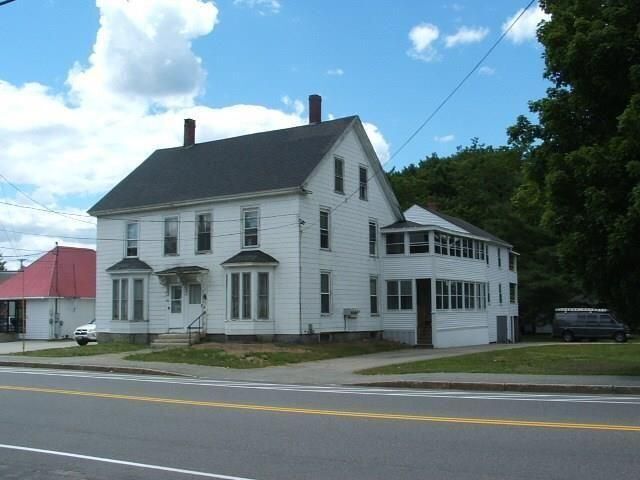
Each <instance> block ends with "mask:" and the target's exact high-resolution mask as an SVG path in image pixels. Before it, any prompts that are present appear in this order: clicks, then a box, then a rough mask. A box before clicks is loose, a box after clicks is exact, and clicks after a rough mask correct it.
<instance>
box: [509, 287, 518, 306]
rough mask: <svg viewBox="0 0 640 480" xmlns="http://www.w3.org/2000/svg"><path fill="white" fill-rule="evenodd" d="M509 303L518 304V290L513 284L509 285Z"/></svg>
mask: <svg viewBox="0 0 640 480" xmlns="http://www.w3.org/2000/svg"><path fill="white" fill-rule="evenodd" d="M509 303H518V288H517V285H516V284H515V283H510V284H509Z"/></svg>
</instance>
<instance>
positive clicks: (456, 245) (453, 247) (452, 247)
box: [449, 236, 462, 257]
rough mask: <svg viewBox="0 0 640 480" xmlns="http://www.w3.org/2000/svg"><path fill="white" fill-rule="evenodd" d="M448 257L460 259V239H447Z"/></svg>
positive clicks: (452, 237)
mask: <svg viewBox="0 0 640 480" xmlns="http://www.w3.org/2000/svg"><path fill="white" fill-rule="evenodd" d="M449 255H451V256H452V257H460V256H461V255H462V238H460V237H454V236H451V237H449Z"/></svg>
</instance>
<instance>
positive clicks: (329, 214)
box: [318, 207, 333, 252]
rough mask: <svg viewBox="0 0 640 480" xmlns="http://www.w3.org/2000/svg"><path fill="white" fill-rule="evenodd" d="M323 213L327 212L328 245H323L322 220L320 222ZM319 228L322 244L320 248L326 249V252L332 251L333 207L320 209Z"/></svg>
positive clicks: (320, 243)
mask: <svg viewBox="0 0 640 480" xmlns="http://www.w3.org/2000/svg"><path fill="white" fill-rule="evenodd" d="M322 213H326V214H327V242H328V244H329V245H328V246H327V247H323V246H322V222H320V215H322ZM318 229H319V238H318V240H319V243H318V245H319V246H320V250H324V251H325V252H330V251H331V245H332V243H333V242H332V238H331V209H330V208H329V207H320V210H319V211H318Z"/></svg>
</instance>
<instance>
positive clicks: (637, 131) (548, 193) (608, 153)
mask: <svg viewBox="0 0 640 480" xmlns="http://www.w3.org/2000/svg"><path fill="white" fill-rule="evenodd" d="M540 3H541V6H542V7H543V8H544V10H545V11H546V12H548V13H550V14H551V20H550V21H549V22H547V23H544V24H543V25H542V26H541V27H540V28H539V30H538V38H539V40H540V41H541V43H542V45H543V46H544V48H545V51H544V58H545V64H546V68H545V77H546V78H547V79H549V80H550V81H551V82H552V87H551V88H549V89H548V90H547V96H546V97H545V98H543V99H540V100H537V101H535V102H532V103H531V106H530V107H531V110H532V112H534V113H536V114H537V115H538V117H539V122H540V123H539V125H532V124H531V123H529V122H528V121H526V119H524V118H523V117H521V118H519V119H518V123H517V124H516V125H515V126H514V127H512V128H511V129H510V132H509V133H510V136H511V140H512V144H513V145H518V146H519V147H522V152H523V154H524V157H525V163H526V169H525V170H526V181H525V182H524V184H523V186H522V187H521V189H520V192H519V194H518V195H517V196H516V197H518V196H520V198H523V197H525V196H526V194H525V192H528V193H529V194H530V195H531V197H532V199H533V200H531V199H529V200H527V201H526V202H523V203H526V204H528V207H527V208H534V209H535V208H539V209H541V210H540V211H541V216H540V220H541V222H542V224H543V225H544V226H545V227H546V228H547V229H548V230H549V232H551V234H552V235H554V236H557V238H558V239H559V245H558V252H559V254H560V260H561V262H562V264H563V265H564V266H566V267H567V268H568V269H569V270H570V271H572V272H574V273H575V275H576V276H577V278H578V279H579V280H580V282H581V284H582V286H583V287H584V289H585V291H586V292H587V293H589V294H591V295H593V296H594V297H596V298H597V299H599V300H600V301H601V302H603V303H605V304H606V305H608V306H610V307H612V308H613V309H614V310H616V311H617V312H618V314H619V315H620V317H622V318H623V319H624V320H626V321H628V322H630V323H634V322H635V323H636V324H637V322H638V318H639V317H638V316H637V312H638V310H639V309H640V296H638V295H637V290H638V288H639V287H640V277H638V272H640V249H638V239H640V2H635V1H633V2H632V1H628V0H627V1H622V0H541V2H540Z"/></svg>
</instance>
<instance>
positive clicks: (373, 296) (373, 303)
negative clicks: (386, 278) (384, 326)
mask: <svg viewBox="0 0 640 480" xmlns="http://www.w3.org/2000/svg"><path fill="white" fill-rule="evenodd" d="M369 307H370V308H371V315H377V314H378V278H377V277H371V278H369Z"/></svg>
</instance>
